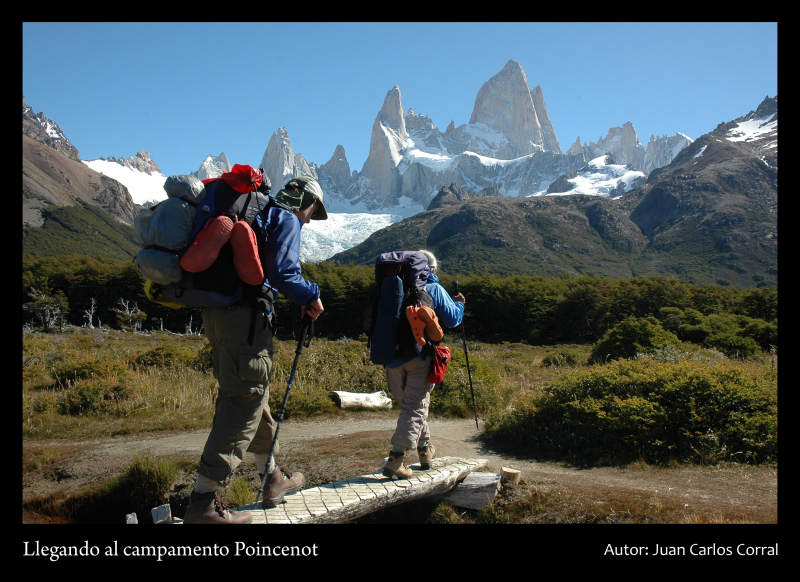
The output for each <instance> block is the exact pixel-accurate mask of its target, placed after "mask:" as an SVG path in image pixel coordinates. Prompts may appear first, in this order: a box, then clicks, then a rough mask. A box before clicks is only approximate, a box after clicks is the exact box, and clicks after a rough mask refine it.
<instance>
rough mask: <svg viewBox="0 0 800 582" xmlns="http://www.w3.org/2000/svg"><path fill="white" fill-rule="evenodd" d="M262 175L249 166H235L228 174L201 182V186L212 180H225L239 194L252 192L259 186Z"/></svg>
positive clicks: (259, 171)
mask: <svg viewBox="0 0 800 582" xmlns="http://www.w3.org/2000/svg"><path fill="white" fill-rule="evenodd" d="M262 179H263V175H262V173H261V170H260V169H259V170H256V169H255V168H253V167H251V166H246V165H243V164H236V165H235V166H233V168H231V171H230V172H225V173H224V174H222V176H220V177H219V178H208V179H206V180H203V184H208V183H209V182H213V181H214V180H225V182H226V183H227V184H228V186H230V187H231V188H233V189H234V190H236V191H237V192H238V193H239V194H247V193H248V192H253V191H255V190H257V189H258V187H259V186H261V181H262Z"/></svg>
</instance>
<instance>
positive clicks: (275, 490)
mask: <svg viewBox="0 0 800 582" xmlns="http://www.w3.org/2000/svg"><path fill="white" fill-rule="evenodd" d="M258 477H259V479H262V480H263V479H264V474H263V473H259V474H258ZM305 482H306V479H305V477H303V474H302V473H290V472H289V471H287V470H286V469H284V468H283V467H275V470H274V471H273V472H272V473H269V474H268V475H267V482H266V483H264V505H265V506H267V507H275V506H276V505H278V504H279V503H282V502H283V496H284V495H289V494H290V493H297V492H298V491H300V490H301V489H302V488H303V485H304V484H305ZM259 485H260V484H259Z"/></svg>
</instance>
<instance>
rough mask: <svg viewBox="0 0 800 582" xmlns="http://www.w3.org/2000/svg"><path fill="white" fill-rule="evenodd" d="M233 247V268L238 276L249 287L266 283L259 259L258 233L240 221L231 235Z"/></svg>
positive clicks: (234, 226) (236, 223)
mask: <svg viewBox="0 0 800 582" xmlns="http://www.w3.org/2000/svg"><path fill="white" fill-rule="evenodd" d="M231 246H232V247H233V266H234V267H236V274H237V275H239V278H240V279H241V280H242V281H244V282H245V283H247V284H248V285H260V284H261V283H263V282H264V270H263V269H262V268H261V261H260V260H259V258H258V243H257V242H256V233H254V232H253V229H252V228H250V225H249V224H247V223H246V222H245V221H243V220H239V221H237V222H235V223H234V225H233V232H232V233H231Z"/></svg>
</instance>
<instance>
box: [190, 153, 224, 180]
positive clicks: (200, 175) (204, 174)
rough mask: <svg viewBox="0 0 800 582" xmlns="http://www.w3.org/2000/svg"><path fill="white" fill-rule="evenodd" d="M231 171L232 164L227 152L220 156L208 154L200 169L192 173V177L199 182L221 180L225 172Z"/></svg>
mask: <svg viewBox="0 0 800 582" xmlns="http://www.w3.org/2000/svg"><path fill="white" fill-rule="evenodd" d="M231 169H232V166H231V162H230V160H228V156H226V155H225V152H222V153H221V154H219V155H218V156H214V155H212V154H208V155H207V156H206V159H205V160H203V162H202V163H201V164H200V168H199V169H198V170H197V171H196V172H191V175H192V176H194V177H195V178H197V179H198V180H207V179H208V178H219V177H220V176H221V175H222V174H224V173H225V172H230V171H231Z"/></svg>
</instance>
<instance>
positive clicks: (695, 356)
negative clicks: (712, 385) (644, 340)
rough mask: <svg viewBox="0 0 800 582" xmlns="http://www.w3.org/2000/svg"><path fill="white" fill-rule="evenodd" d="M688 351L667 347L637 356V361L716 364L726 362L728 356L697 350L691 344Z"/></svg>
mask: <svg viewBox="0 0 800 582" xmlns="http://www.w3.org/2000/svg"><path fill="white" fill-rule="evenodd" d="M687 346H688V347H689V349H688V350H681V349H678V348H676V347H675V346H666V347H663V348H658V349H657V350H653V351H652V352H650V353H646V354H636V359H637V360H653V361H654V362H661V363H669V364H675V363H677V362H684V361H688V362H703V363H706V364H713V363H715V362H720V361H724V360H726V359H727V356H725V354H723V353H722V352H719V351H717V350H715V349H713V348H712V349H709V350H704V349H700V348H695V347H693V346H692V345H691V344H687Z"/></svg>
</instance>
